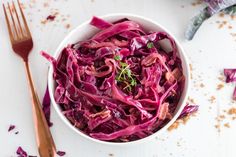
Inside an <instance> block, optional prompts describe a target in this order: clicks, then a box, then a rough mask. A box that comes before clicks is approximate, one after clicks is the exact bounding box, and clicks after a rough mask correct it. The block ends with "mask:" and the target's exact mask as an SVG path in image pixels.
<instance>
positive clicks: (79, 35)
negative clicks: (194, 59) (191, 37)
mask: <svg viewBox="0 0 236 157" xmlns="http://www.w3.org/2000/svg"><path fill="white" fill-rule="evenodd" d="M101 18H103V19H105V20H107V21H109V22H113V21H116V20H119V19H122V18H128V19H130V20H133V21H135V22H137V23H139V24H140V25H141V26H142V27H143V28H144V29H145V30H147V31H157V32H158V31H164V32H166V33H168V34H169V35H170V36H171V37H172V38H173V39H174V40H175V42H176V44H177V48H178V55H179V57H180V59H181V60H182V68H183V73H184V76H185V85H184V90H183V93H182V95H181V98H180V101H179V103H178V106H177V108H176V111H175V113H174V116H173V118H172V120H170V121H169V122H168V123H167V124H166V125H165V126H164V127H163V128H161V129H160V130H158V131H157V132H156V133H154V134H152V135H150V136H148V137H146V138H143V139H140V140H136V141H131V142H124V143H114V142H106V141H100V140H97V139H94V138H91V137H89V136H88V135H85V134H84V133H82V132H81V131H79V130H78V129H77V128H75V127H74V126H73V125H72V124H71V123H70V122H69V121H68V120H67V118H66V117H65V116H64V115H63V114H62V112H61V109H60V107H59V105H58V104H57V103H56V102H55V99H54V90H55V81H54V79H53V67H52V66H50V69H49V75H48V86H49V93H50V97H51V101H52V104H53V106H54V108H55V110H56V112H57V113H58V115H59V117H60V118H61V119H62V121H63V122H64V123H65V124H66V125H67V126H68V127H69V128H71V129H72V130H73V131H75V132H76V133H78V134H79V135H80V136H82V137H84V138H86V139H88V140H92V141H94V142H97V143H100V144H109V145H131V144H137V143H141V142H144V141H148V140H150V139H152V138H154V137H157V136H158V135H160V134H161V133H162V132H163V131H165V130H166V129H167V128H168V127H169V126H170V125H171V124H173V123H174V122H175V120H176V119H177V118H178V116H179V115H180V113H181V111H182V110H183V108H184V106H185V104H186V98H187V93H188V91H189V87H190V85H189V84H190V81H189V80H190V73H189V66H188V65H189V64H188V60H187V57H186V55H185V53H184V50H183V48H182V47H181V45H180V44H179V42H178V40H177V39H176V38H175V37H174V36H173V35H172V34H171V33H170V32H169V31H168V30H166V29H165V28H164V27H163V26H161V25H160V24H158V23H157V22H155V21H153V20H150V19H147V18H145V17H141V16H137V15H131V14H109V15H107V16H102V17H101ZM89 22H90V20H88V21H86V22H84V23H83V24H81V25H79V26H78V27H76V28H75V29H74V30H73V31H71V32H70V33H69V34H68V35H67V37H66V38H65V39H64V40H63V41H62V42H61V44H60V45H59V46H58V48H57V50H56V52H55V54H54V57H55V58H57V57H58V56H59V54H60V52H61V51H62V49H63V48H64V47H66V46H67V45H68V44H73V43H76V42H77V41H82V40H85V39H88V38H89V37H91V36H92V35H93V34H95V33H96V32H98V31H99V30H98V29H96V28H94V27H93V26H91V25H90V24H89ZM167 46H168V45H167Z"/></svg>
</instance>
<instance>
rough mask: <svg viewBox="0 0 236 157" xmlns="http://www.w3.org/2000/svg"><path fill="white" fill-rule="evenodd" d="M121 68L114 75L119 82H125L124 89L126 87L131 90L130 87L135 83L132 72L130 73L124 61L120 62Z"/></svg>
mask: <svg viewBox="0 0 236 157" xmlns="http://www.w3.org/2000/svg"><path fill="white" fill-rule="evenodd" d="M120 66H121V69H120V71H119V73H118V75H117V76H116V80H117V82H121V83H124V84H126V86H125V87H124V89H127V90H128V91H131V90H132V87H135V86H136V85H137V81H136V79H135V77H134V74H132V71H131V70H130V68H129V65H128V64H127V63H124V62H120Z"/></svg>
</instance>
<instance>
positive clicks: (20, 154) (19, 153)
mask: <svg viewBox="0 0 236 157" xmlns="http://www.w3.org/2000/svg"><path fill="white" fill-rule="evenodd" d="M16 154H17V157H37V156H33V155H28V154H27V153H26V151H25V150H24V149H22V148H21V147H18V148H17V150H16Z"/></svg>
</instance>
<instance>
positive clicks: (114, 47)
mask: <svg viewBox="0 0 236 157" xmlns="http://www.w3.org/2000/svg"><path fill="white" fill-rule="evenodd" d="M90 24H91V25H93V26H95V27H97V28H98V29H100V31H99V32H98V33H97V34H95V35H93V36H92V37H91V38H90V39H88V40H85V41H80V42H78V43H75V44H72V45H68V46H67V47H65V48H64V49H63V50H62V52H61V54H60V56H59V57H58V58H57V60H56V59H54V58H53V57H51V56H50V55H48V54H47V53H45V52H42V55H43V56H44V57H45V58H47V59H48V60H49V61H50V62H51V63H52V64H53V68H54V73H53V77H54V80H55V83H56V87H55V93H54V98H55V101H56V103H57V104H58V105H59V106H60V108H61V110H62V113H63V114H64V115H65V116H66V118H67V119H68V120H69V121H70V122H71V124H72V125H74V126H75V127H76V128H78V129H79V130H80V131H82V132H83V133H85V134H87V135H89V136H90V137H93V138H96V139H99V140H104V141H113V142H128V141H134V140H138V139H141V138H144V137H147V136H149V135H151V134H153V133H154V132H156V131H157V130H159V129H160V128H162V127H163V126H164V125H165V124H166V123H167V122H168V121H169V120H170V119H171V118H172V116H173V114H174V112H175V109H176V107H177V104H178V102H179V99H180V96H181V93H182V90H183V86H184V80H185V77H184V76H183V72H182V66H181V60H180V58H179V57H178V55H177V48H176V44H175V42H174V40H173V39H172V38H171V37H170V36H169V35H168V34H166V33H165V32H147V31H144V30H143V29H142V27H141V25H140V24H138V23H136V22H135V21H130V20H128V19H121V20H119V21H116V22H114V23H109V22H107V21H104V20H102V19H100V18H97V17H94V18H93V19H92V21H91V23H90ZM161 42H168V44H169V45H171V46H172V49H171V50H170V51H166V50H165V48H164V47H163V45H162V44H161Z"/></svg>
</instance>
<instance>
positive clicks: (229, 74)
mask: <svg viewBox="0 0 236 157" xmlns="http://www.w3.org/2000/svg"><path fill="white" fill-rule="evenodd" d="M224 75H225V77H226V79H225V82H226V83H230V82H236V69H224ZM233 99H234V100H236V87H235V88H234V92H233Z"/></svg>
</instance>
